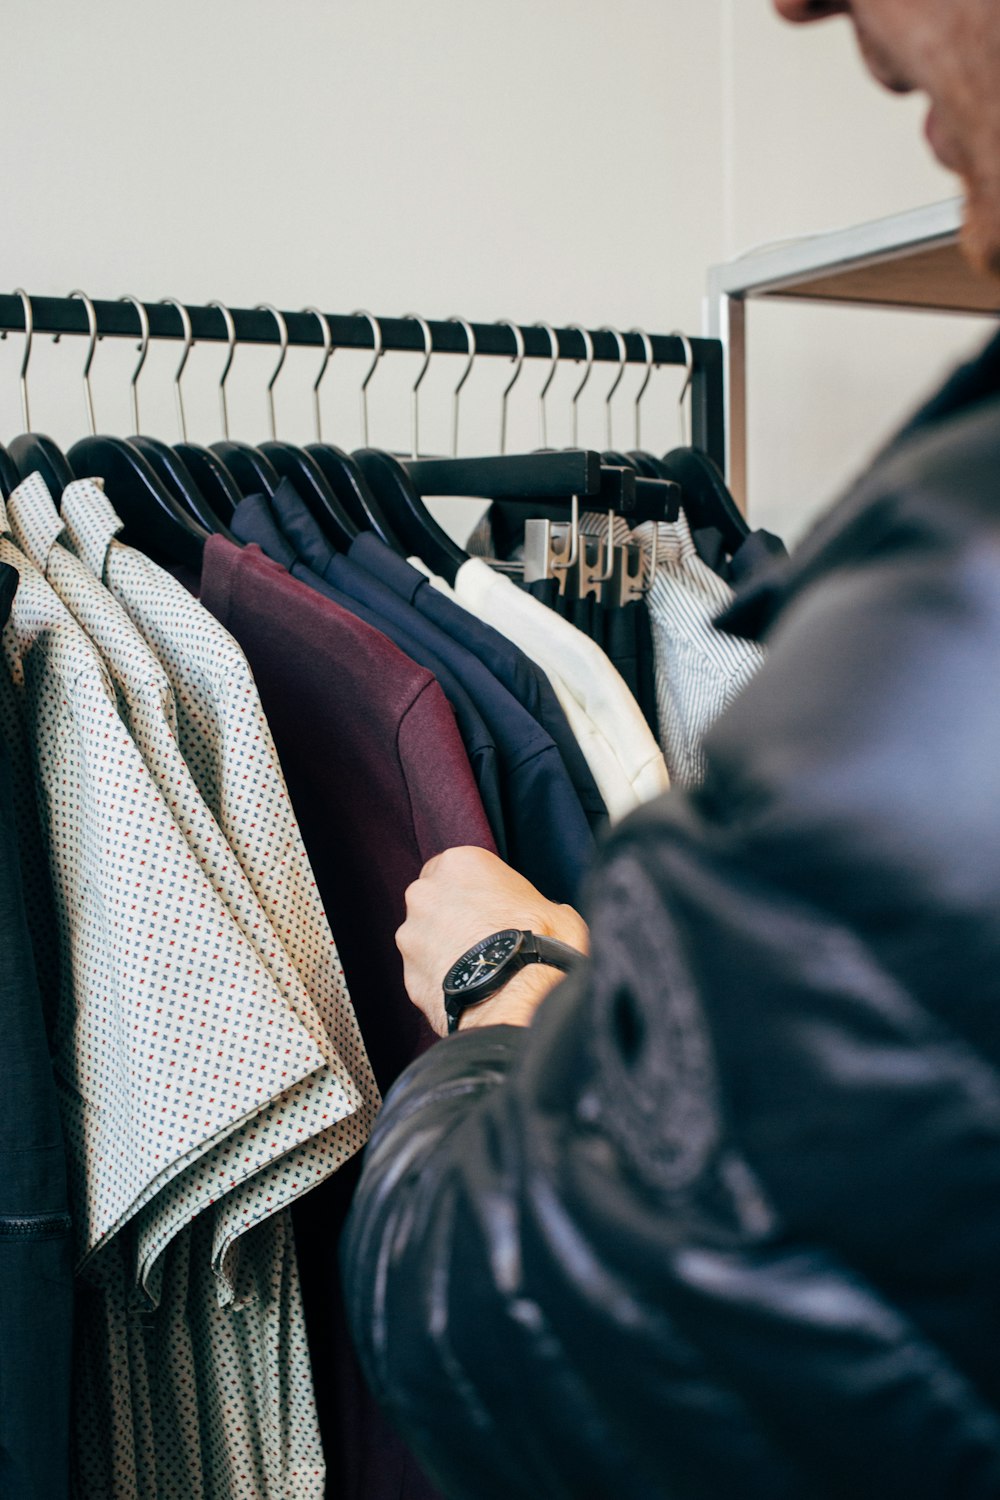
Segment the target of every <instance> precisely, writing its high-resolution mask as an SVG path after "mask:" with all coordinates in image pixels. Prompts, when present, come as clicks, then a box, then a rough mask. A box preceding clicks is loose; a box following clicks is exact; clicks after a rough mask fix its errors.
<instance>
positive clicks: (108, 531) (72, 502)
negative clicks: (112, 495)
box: [62, 479, 123, 578]
mask: <svg viewBox="0 0 1000 1500" xmlns="http://www.w3.org/2000/svg"><path fill="white" fill-rule="evenodd" d="M62 518H63V522H64V523H65V529H66V535H67V538H68V540H69V544H70V546H71V547H72V549H73V551H74V552H75V553H76V555H77V556H78V557H80V558H82V559H83V561H84V562H85V563H86V564H87V567H88V568H89V569H90V571H91V572H92V573H93V574H94V576H95V577H96V578H103V577H104V566H105V563H106V561H107V556H108V552H109V551H110V550H111V544H112V543H113V542H114V540H115V538H116V537H117V535H118V533H119V532H120V531H121V530H122V529H123V528H122V522H121V521H120V520H119V518H118V516H117V514H116V513H115V510H114V507H113V506H112V504H111V501H110V500H109V499H108V497H107V496H106V495H105V493H104V488H103V485H102V483H101V481H100V480H99V479H77V480H75V481H74V483H73V484H68V485H67V486H66V488H65V489H64V490H63V496H62Z"/></svg>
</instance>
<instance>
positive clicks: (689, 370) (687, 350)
mask: <svg viewBox="0 0 1000 1500" xmlns="http://www.w3.org/2000/svg"><path fill="white" fill-rule="evenodd" d="M670 337H671V338H673V339H680V341H681V343H682V344H683V346H684V359H685V361H686V365H687V367H686V369H685V372H684V384H683V385H682V386H681V393H680V395H679V396H678V397H677V405H678V406H679V407H680V409H681V443H682V444H684V445H685V446H687V447H690V446H691V402H690V401H689V402H688V404H687V422H686V423H685V421H684V397H685V396H686V395H687V394H688V392H689V391H690V390H691V381H692V378H693V376H694V349H693V348H692V347H691V340H690V339H689V338H688V336H687V334H686V333H681V331H680V329H678V328H675V329H674V331H673V333H672V334H671V335H670Z"/></svg>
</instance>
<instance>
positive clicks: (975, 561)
mask: <svg viewBox="0 0 1000 1500" xmlns="http://www.w3.org/2000/svg"><path fill="white" fill-rule="evenodd" d="M911 498H912V497H911ZM921 498H922V497H921V496H920V495H918V496H917V497H916V502H919V501H920V500H921ZM923 498H927V499H928V504H927V505H926V506H923V507H922V506H921V504H920V503H914V504H908V505H907V507H906V513H905V515H903V516H902V517H899V516H897V517H896V518H895V519H893V520H891V521H890V522H889V523H888V524H886V525H884V526H883V527H882V529H881V531H880V532H879V534H878V537H877V544H876V543H874V542H873V544H872V545H871V546H870V547H868V548H867V550H866V551H865V553H864V555H860V556H857V557H854V558H853V559H850V560H848V561H845V562H844V563H843V564H842V565H841V566H839V567H837V568H836V569H832V570H831V571H830V572H829V573H828V575H826V576H824V577H821V578H820V579H818V580H817V581H815V582H814V583H813V584H812V585H811V586H810V587H809V588H808V589H806V590H804V591H803V593H802V595H801V598H799V599H798V600H797V601H796V602H795V603H794V604H793V605H792V606H791V607H790V608H789V609H788V610H787V612H786V615H785V616H784V617H783V619H782V623H781V626H780V628H779V629H777V630H776V631H775V634H774V638H773V641H772V643H771V651H770V656H769V660H768V662H767V664H766V666H765V667H764V669H763V671H762V672H761V674H760V676H759V678H758V679H757V681H756V682H755V683H754V684H753V685H752V686H751V688H750V689H749V690H748V691H747V692H746V693H745V694H744V696H743V697H742V698H741V700H740V701H739V702H738V703H737V704H736V705H735V706H734V708H733V709H731V710H730V711H729V712H728V713H727V715H726V716H725V718H724V719H723V720H722V721H720V723H719V725H718V726H717V727H716V730H715V731H714V732H713V734H712V736H711V737H710V742H709V745H708V764H709V770H708V776H707V779H706V782H705V785H704V787H703V788H702V789H701V791H699V792H698V793H694V794H685V795H681V794H675V793H670V794H669V795H668V796H667V797H665V798H662V799H659V800H658V801H657V802H656V803H654V804H651V805H650V806H649V807H647V808H645V809H642V810H641V811H640V812H639V813H638V814H636V815H635V816H634V817H633V818H631V819H630V820H629V821H628V822H627V823H626V824H625V825H624V826H623V827H622V828H621V830H620V831H619V832H618V833H617V834H616V836H615V837H614V838H613V839H612V840H611V841H610V842H609V843H608V845H607V846H606V849H605V852H604V856H603V860H602V863H601V867H600V869H599V872H598V875H597V877H596V878H595V880H594V882H593V884H592V890H591V900H590V912H589V915H590V917H591V923H592V932H593V937H592V952H593V959H592V962H591V963H590V965H589V966H588V968H587V969H586V971H584V972H583V973H582V974H581V975H579V976H574V977H573V978H572V979H571V980H569V981H567V982H566V983H564V984H563V985H561V986H560V987H559V989H558V990H556V991H555V992H554V993H553V994H552V995H551V996H550V998H549V999H548V1000H547V1001H546V1003H545V1005H544V1006H543V1007H542V1010H541V1012H540V1014H539V1017H538V1019H537V1021H536V1023H535V1025H534V1026H533V1027H532V1028H531V1030H530V1031H527V1032H521V1031H515V1030H511V1029H507V1028H496V1029H494V1030H491V1031H480V1032H470V1033H468V1034H461V1035H459V1036H458V1037H455V1038H452V1039H449V1040H448V1041H445V1042H443V1043H442V1044H441V1045H440V1046H438V1047H436V1048H434V1049H433V1050H432V1052H431V1053H429V1054H428V1055H427V1056H425V1057H423V1058H421V1059H420V1060H419V1061H418V1062H417V1063H415V1064H414V1065H413V1066H412V1067H411V1068H410V1069H409V1070H408V1072H407V1073H406V1074H405V1075H404V1077H403V1078H402V1079H401V1080H400V1082H399V1083H398V1084H397V1086H396V1088H395V1089H394V1091H393V1092H392V1093H391V1094H390V1096H389V1098H388V1099H387V1101H386V1105H385V1108H384V1111H383V1115H382V1117H381V1120H380V1122H379V1124H378V1126H377V1128H376V1132H375V1135H374V1137H373V1139H372V1142H371V1145H370V1147H369V1150H368V1156H367V1162H366V1167H365V1172H364V1176H363V1180H362V1183H361V1187H360V1190H359V1193H358V1196H357V1199H356V1202H355V1207H354V1210H353V1214H352V1218H351V1221H350V1224H349V1230H348V1235H347V1238H346V1242H345V1250H344V1273H345V1282H346V1287H347V1294H348V1301H349V1307H350V1316H351V1320H352V1324H353V1329H354V1333H355V1336H356V1339H357V1342H358V1346H359V1349H360V1351H361V1354H362V1358H363V1361H364V1364H365V1366H366V1369H367V1373H368V1376H369V1379H370V1381H371V1383H372V1385H373V1388H374V1389H375V1391H376V1393H377V1394H378V1395H379V1397H380V1398H381V1400H382V1401H383V1402H384V1403H385V1404H386V1406H387V1407H388V1408H389V1410H390V1412H391V1413H392V1414H393V1416H394V1418H395V1420H396V1421H397V1422H398V1424H399V1425H400V1427H401V1428H402V1429H403V1431H404V1433H405V1434H406V1436H407V1437H408V1439H409V1440H410V1441H411V1443H412V1444H413V1445H414V1447H415V1448H416V1450H417V1452H418V1453H419V1454H420V1455H421V1456H422V1458H423V1461H424V1462H425V1464H426V1465H427V1467H428V1468H429V1470H430V1472H431V1473H432V1475H433V1476H434V1477H435V1478H436V1480H437V1481H438V1482H439V1483H440V1485H441V1487H442V1488H443V1490H444V1491H445V1493H446V1494H447V1495H449V1496H451V1497H460V1500H473V1497H475V1500H501V1497H503V1500H521V1497H524V1500H528V1497H531V1500H538V1497H540V1496H543V1495H544V1496H545V1497H547V1500H584V1497H594V1500H597V1497H615V1500H623V1497H632V1496H642V1497H647V1496H648V1497H652V1496H671V1497H687V1496H691V1497H695V1496H697V1497H702V1500H722V1497H729V1496H736V1495H740V1496H747V1497H756V1496H758V1495H760V1496H767V1497H768V1500H784V1497H786V1496H787V1497H792V1496H794V1497H796V1500H803V1497H806V1496H817V1497H819V1496H834V1495H836V1496H850V1497H852V1500H864V1497H872V1500H875V1497H878V1500H886V1497H896V1496H899V1497H904V1496H905V1497H906V1500H941V1497H942V1496H948V1497H949V1500H960V1497H961V1500H979V1497H986V1496H991V1497H995V1496H996V1495H997V1494H998V1493H1000V1423H998V1418H997V1406H998V1402H1000V1360H998V1358H997V1354H996V1350H997V1347H998V1343H1000V1290H998V1289H1000V1073H998V1061H1000V1023H998V1021H997V1014H998V1011H997V1007H998V1004H1000V754H998V751H997V746H998V745H1000V691H998V690H997V689H996V687H995V681H996V677H997V672H998V670H1000V668H998V663H1000V541H998V538H997V536H996V533H995V532H993V533H991V534H990V537H989V538H988V539H987V540H988V542H989V545H984V543H983V536H982V534H979V535H977V539H976V545H975V546H974V547H973V546H970V545H967V539H966V537H965V535H964V533H963V532H962V529H961V527H959V528H958V532H957V533H956V532H954V531H948V532H945V531H943V530H942V524H943V523H942V522H941V520H940V517H941V515H942V514H943V513H942V511H941V510H940V508H939V507H938V505H937V499H938V497H936V496H934V495H933V494H929V495H928V496H926V497H923ZM930 502H934V503H930ZM942 503H943V502H942ZM974 529H975V528H973V527H971V525H970V527H969V530H970V531H971V530H974Z"/></svg>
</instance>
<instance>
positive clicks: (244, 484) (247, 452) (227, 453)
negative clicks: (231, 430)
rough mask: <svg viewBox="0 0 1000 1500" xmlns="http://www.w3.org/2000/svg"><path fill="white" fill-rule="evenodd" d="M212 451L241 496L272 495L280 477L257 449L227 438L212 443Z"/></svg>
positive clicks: (279, 481)
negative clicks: (227, 471)
mask: <svg viewBox="0 0 1000 1500" xmlns="http://www.w3.org/2000/svg"><path fill="white" fill-rule="evenodd" d="M212 452H213V453H215V454H216V456H217V457H218V458H219V459H221V461H222V463H223V464H225V466H226V468H227V469H228V470H229V472H230V474H231V475H232V477H233V479H234V480H235V482H236V487H237V489H238V490H239V492H240V495H241V496H245V495H259V494H265V495H273V494H275V492H276V491H277V488H278V485H279V484H280V483H281V477H280V475H279V474H277V473H276V472H275V469H274V465H273V464H271V463H269V462H268V460H267V459H266V458H265V457H264V455H263V454H262V453H261V452H260V450H259V449H257V448H253V447H251V446H250V444H249V443H236V442H233V441H232V440H231V439H227V440H226V441H225V442H220V443H213V444H212Z"/></svg>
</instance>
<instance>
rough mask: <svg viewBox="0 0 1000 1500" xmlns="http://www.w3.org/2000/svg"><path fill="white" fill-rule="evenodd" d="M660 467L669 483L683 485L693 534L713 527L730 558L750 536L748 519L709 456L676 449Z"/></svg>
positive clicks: (683, 504) (666, 457)
mask: <svg viewBox="0 0 1000 1500" xmlns="http://www.w3.org/2000/svg"><path fill="white" fill-rule="evenodd" d="M659 467H660V469H661V471H662V473H663V475H664V477H665V478H666V479H672V480H674V482H675V483H677V484H679V485H680V487H681V494H682V499H681V504H682V506H683V508H684V514H685V515H686V516H687V519H688V521H689V522H690V524H691V527H692V530H695V531H698V530H700V529H701V528H702V527H714V529H715V530H716V531H717V532H718V533H719V534H720V536H721V537H722V544H723V546H724V547H725V549H726V551H727V552H728V553H730V555H731V554H732V553H733V552H735V551H736V549H737V547H739V546H740V545H741V543H743V542H744V541H746V539H747V537H748V536H749V534H750V527H749V525H748V524H747V519H746V516H744V514H743V512H742V511H741V510H740V508H739V506H738V505H737V504H736V501H735V500H734V499H733V496H732V495H731V494H730V491H729V489H728V487H727V485H726V481H725V479H724V478H723V477H722V474H721V472H720V470H719V469H718V468H717V467H716V465H715V463H713V461H712V459H710V458H709V456H708V454H707V453H703V452H702V450H701V449H700V448H674V449H673V451H672V452H670V453H668V454H666V455H665V456H664V457H663V458H662V459H661V460H660V464H659Z"/></svg>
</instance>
